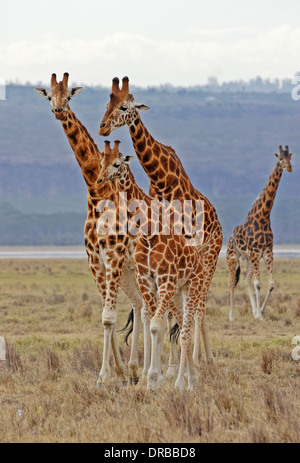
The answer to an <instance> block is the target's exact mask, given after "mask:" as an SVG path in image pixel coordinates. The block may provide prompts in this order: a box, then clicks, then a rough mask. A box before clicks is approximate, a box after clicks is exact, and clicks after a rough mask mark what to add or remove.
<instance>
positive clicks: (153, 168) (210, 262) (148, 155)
mask: <svg viewBox="0 0 300 463" xmlns="http://www.w3.org/2000/svg"><path fill="white" fill-rule="evenodd" d="M147 109H149V108H148V106H145V105H143V104H140V103H136V102H135V101H134V98H133V95H132V94H130V93H129V79H128V77H123V79H122V89H120V88H119V79H118V78H116V77H115V78H114V79H113V81H112V93H111V95H110V101H109V102H108V104H107V111H106V112H105V115H104V117H103V120H102V122H101V124H100V129H99V134H100V135H103V136H108V135H109V134H110V133H111V131H112V130H114V129H116V128H118V127H122V126H123V125H125V124H127V125H128V127H129V132H130V136H131V139H132V142H133V146H134V149H135V152H136V154H137V156H138V159H139V161H140V163H141V165H142V167H143V168H144V170H145V172H146V174H147V175H148V177H149V179H150V188H149V192H150V194H151V196H155V197H156V198H157V199H159V200H163V199H165V200H167V201H169V202H171V201H173V200H179V201H181V202H183V201H184V200H192V201H193V208H194V201H197V200H202V201H203V205H204V227H205V228H204V237H203V242H202V244H201V245H199V246H198V251H199V252H200V254H201V256H202V259H203V270H204V282H203V286H202V292H201V294H200V296H199V298H200V307H202V308H204V307H205V303H206V296H207V292H208V290H209V287H210V284H211V280H212V277H213V275H214V272H215V269H216V265H217V262H218V257H219V253H220V250H221V247H222V240H223V235H222V228H221V225H220V222H219V220H218V217H217V213H216V210H215V208H214V207H213V205H212V204H211V203H210V202H209V201H208V199H207V198H206V197H205V196H204V195H202V194H201V193H200V192H199V191H197V190H196V189H195V188H194V186H193V185H192V183H191V181H190V179H189V177H188V175H187V173H186V172H185V170H184V168H183V166H182V164H181V162H180V159H179V157H178V156H177V154H176V153H175V151H174V150H173V148H171V147H170V146H166V145H163V144H162V143H160V142H158V141H157V140H155V139H154V138H153V137H152V136H151V135H150V134H149V132H148V130H147V129H146V127H145V126H144V124H143V122H142V120H141V118H140V115H139V112H141V111H146V110H147ZM198 313H199V314H200V313H201V311H199V312H198ZM195 322H196V323H195V344H194V354H193V358H194V363H195V364H197V365H198V363H199V347H200V345H199V340H200V331H201V330H205V325H204V323H202V318H201V317H200V316H199V317H198V315H197V314H196V318H195Z"/></svg>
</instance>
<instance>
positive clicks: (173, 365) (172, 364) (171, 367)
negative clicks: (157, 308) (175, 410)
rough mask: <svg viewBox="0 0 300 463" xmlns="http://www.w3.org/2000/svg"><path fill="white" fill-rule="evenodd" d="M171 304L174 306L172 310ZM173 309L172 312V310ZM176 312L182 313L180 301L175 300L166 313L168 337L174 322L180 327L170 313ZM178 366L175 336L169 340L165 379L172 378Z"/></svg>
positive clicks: (179, 323)
mask: <svg viewBox="0 0 300 463" xmlns="http://www.w3.org/2000/svg"><path fill="white" fill-rule="evenodd" d="M173 304H174V305H175V306H176V308H175V309H174V307H173ZM172 308H173V310H172ZM174 310H175V312H177V311H182V309H181V301H180V300H178V299H177V298H176V299H175V298H174V299H173V301H171V303H170V312H169V313H168V335H169V334H170V332H171V330H172V328H173V327H174V325H175V322H177V324H178V325H179V326H180V325H181V322H180V321H179V322H178V321H177V320H175V318H174V315H173V313H172V312H174ZM178 365H179V359H178V353H177V345H176V336H175V335H174V336H171V340H170V356H169V363H168V369H167V371H166V378H174V377H175V376H176V374H177V372H178Z"/></svg>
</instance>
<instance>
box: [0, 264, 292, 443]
mask: <svg viewBox="0 0 300 463" xmlns="http://www.w3.org/2000/svg"><path fill="white" fill-rule="evenodd" d="M0 276H1V280H0V291H1V292H0V335H2V336H4V337H5V338H6V341H7V361H6V363H5V364H4V362H1V363H0V410H1V425H0V441H1V442H110V443H122V442H136V443H139V442H144V443H155V442H157V443H172V442H176V443H187V442H189V443H197V442H254V443H264V442H299V441H300V387H299V384H300V382H299V380H300V362H296V361H293V360H292V357H291V351H292V348H293V347H292V346H291V340H292V338H293V337H294V336H295V335H300V316H299V311H300V302H299V301H300V285H299V281H300V280H299V276H300V260H297V259H294V260H291V261H288V260H284V259H280V260H276V262H275V276H276V280H277V281H278V285H277V287H276V289H275V290H274V292H273V293H272V296H271V300H270V305H269V307H268V308H267V312H266V314H265V317H264V320H263V321H262V322H258V321H255V320H254V319H253V317H252V315H251V310H249V303H248V299H247V296H246V291H245V288H244V286H243V284H242V282H241V283H240V284H239V286H238V288H237V321H236V322H235V323H229V321H228V313H229V307H228V304H229V298H228V290H227V280H228V275H227V268H226V263H225V261H224V260H223V259H220V262H219V264H218V268H217V271H216V274H215V277H214V280H213V284H212V287H211V290H210V293H209V296H208V301H207V307H208V308H207V313H208V315H207V320H208V327H209V331H210V338H211V343H212V346H213V351H214V356H215V364H214V365H213V366H212V367H211V366H208V365H206V363H205V361H204V362H202V365H201V367H200V369H199V372H198V376H199V380H198V384H197V387H196V389H195V391H194V392H189V391H187V390H186V391H183V392H180V391H178V390H175V389H174V385H173V381H169V380H167V381H166V382H165V384H164V385H163V387H162V389H161V390H160V391H159V392H156V393H155V394H154V393H148V392H147V390H146V385H145V384H143V383H142V382H140V383H139V384H138V385H137V386H129V385H128V386H125V387H124V386H123V385H122V384H121V382H120V381H118V379H117V378H116V377H114V378H113V380H112V382H111V384H110V385H109V386H107V387H102V388H100V389H98V388H96V387H95V384H96V380H97V377H98V372H99V370H100V367H101V354H102V333H103V330H102V325H101V307H100V303H99V296H98V293H97V290H96V288H95V286H94V283H93V280H92V277H91V275H90V273H89V269H88V265H87V263H86V261H85V260H67V261H65V260H45V261H43V260H40V261H34V260H24V261H22V260H15V261H14V260H12V261H8V260H7V261H6V260H3V261H1V268H0ZM263 287H264V288H265V287H266V279H265V278H264V279H263ZM129 309H130V304H129V303H128V301H127V300H126V298H125V296H124V294H123V293H120V295H119V298H118V328H121V327H122V326H123V325H124V324H125V320H126V318H127V315H128V311H129ZM119 339H120V345H121V353H122V356H123V359H124V361H125V362H128V359H129V351H130V347H128V346H126V345H125V344H124V343H123V336H121V335H120V337H119ZM141 347H142V337H141ZM294 347H295V346H294ZM165 350H166V352H165V358H166V360H167V358H168V342H167V340H166V342H165ZM140 360H141V364H142V353H141V354H140ZM112 366H113V365H112Z"/></svg>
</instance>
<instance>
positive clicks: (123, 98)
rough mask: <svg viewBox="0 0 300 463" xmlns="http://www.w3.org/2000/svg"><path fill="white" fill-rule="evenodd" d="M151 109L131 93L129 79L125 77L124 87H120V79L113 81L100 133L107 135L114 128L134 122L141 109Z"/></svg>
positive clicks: (123, 80)
mask: <svg viewBox="0 0 300 463" xmlns="http://www.w3.org/2000/svg"><path fill="white" fill-rule="evenodd" d="M147 109H150V108H149V107H148V106H146V105H144V104H141V103H136V102H135V101H134V98H133V95H132V94H131V93H129V79H128V77H123V79H122V88H121V89H120V87H119V79H118V78H117V77H115V78H114V79H113V81H112V92H111V94H110V100H109V102H108V103H107V110H106V113H105V114H104V117H103V119H102V122H101V124H100V130H99V135H103V136H104V137H107V136H108V135H109V134H110V133H111V131H112V130H114V129H117V128H118V127H122V126H123V125H125V124H127V125H130V124H132V123H133V122H134V121H135V119H136V118H137V116H138V113H139V112H141V111H147Z"/></svg>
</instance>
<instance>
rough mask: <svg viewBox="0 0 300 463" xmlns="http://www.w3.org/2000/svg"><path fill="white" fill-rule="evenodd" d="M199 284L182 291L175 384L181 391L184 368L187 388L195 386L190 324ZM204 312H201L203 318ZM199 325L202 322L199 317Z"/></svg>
mask: <svg viewBox="0 0 300 463" xmlns="http://www.w3.org/2000/svg"><path fill="white" fill-rule="evenodd" d="M199 284H201V281H200V282H198V281H197V280H196V281H195V282H192V283H189V285H188V286H187V287H186V288H185V289H183V290H182V292H183V294H184V309H183V311H184V315H183V323H182V329H181V333H180V345H181V355H180V364H179V372H178V376H177V379H176V382H175V387H177V388H179V389H183V388H184V386H185V378H184V374H185V366H186V365H187V367H188V388H189V389H190V390H193V389H194V385H195V369H194V362H193V355H192V342H191V341H192V333H191V331H192V322H193V320H194V317H195V313H196V310H197V308H198V305H199ZM203 314H204V310H203V312H202V318H203ZM199 320H200V321H201V325H202V322H203V320H202V319H201V318H200V317H199Z"/></svg>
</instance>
